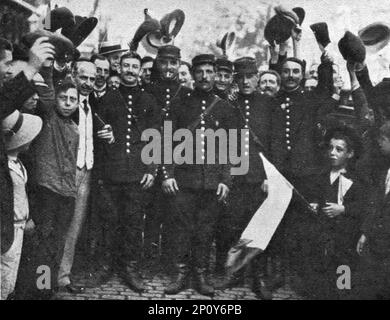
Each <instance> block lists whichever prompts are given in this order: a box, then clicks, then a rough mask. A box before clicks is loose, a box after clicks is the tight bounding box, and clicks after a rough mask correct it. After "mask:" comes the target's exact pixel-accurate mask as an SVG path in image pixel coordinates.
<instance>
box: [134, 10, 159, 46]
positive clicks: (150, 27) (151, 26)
mask: <svg viewBox="0 0 390 320" xmlns="http://www.w3.org/2000/svg"><path fill="white" fill-rule="evenodd" d="M144 15H145V20H144V22H142V23H141V25H140V26H139V27H138V29H137V31H136V32H135V34H134V37H133V39H132V40H131V41H130V43H129V47H130V51H137V49H138V45H139V43H140V42H141V40H142V39H143V38H144V37H145V36H146V35H147V34H149V33H151V32H157V31H159V30H160V29H161V25H160V22H159V21H158V20H156V19H153V18H152V17H151V16H150V15H149V13H148V9H144Z"/></svg>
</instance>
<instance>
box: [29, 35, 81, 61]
mask: <svg viewBox="0 0 390 320" xmlns="http://www.w3.org/2000/svg"><path fill="white" fill-rule="evenodd" d="M40 37H48V38H49V40H48V42H49V43H51V44H52V45H53V46H54V47H55V58H56V59H57V60H69V59H73V57H74V46H73V43H72V42H71V41H70V40H69V39H68V38H67V37H65V36H63V35H61V34H57V33H55V32H50V31H47V30H36V31H34V32H30V33H27V34H26V35H25V36H24V37H23V38H22V44H23V45H24V46H26V47H27V48H31V47H32V45H33V44H34V42H35V41H36V40H37V39H38V38H40Z"/></svg>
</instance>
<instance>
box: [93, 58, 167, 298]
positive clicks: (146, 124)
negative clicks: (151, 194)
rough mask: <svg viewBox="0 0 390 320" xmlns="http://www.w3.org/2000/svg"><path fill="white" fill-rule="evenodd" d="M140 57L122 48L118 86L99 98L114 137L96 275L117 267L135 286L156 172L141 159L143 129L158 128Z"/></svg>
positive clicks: (106, 166) (105, 175)
mask: <svg viewBox="0 0 390 320" xmlns="http://www.w3.org/2000/svg"><path fill="white" fill-rule="evenodd" d="M140 72H141V57H140V56H139V55H138V54H137V53H134V52H131V53H125V54H124V55H123V56H122V57H121V60H120V78H121V84H120V86H119V89H117V90H110V91H108V92H107V94H106V95H105V96H104V97H103V98H102V99H101V100H100V101H99V114H100V115H101V117H102V118H103V119H104V120H105V121H107V122H108V123H110V124H111V125H112V130H113V132H114V134H115V143H113V144H112V145H106V146H105V150H104V156H103V159H102V160H103V161H102V175H101V179H102V181H103V183H104V185H105V187H106V189H107V191H108V192H109V194H110V196H111V198H112V203H113V204H115V208H114V209H112V210H111V209H109V210H106V212H105V213H106V216H107V217H109V218H108V219H107V220H104V221H102V222H101V223H102V225H103V229H104V232H106V234H107V238H106V239H107V241H106V243H105V244H104V247H103V248H101V250H100V251H101V252H103V255H102V257H101V258H100V261H99V262H100V264H101V267H102V268H101V270H100V272H98V274H97V275H96V276H97V279H96V280H97V281H98V282H100V281H101V280H104V279H106V280H108V276H110V275H111V274H112V273H113V272H118V273H119V274H120V276H121V277H122V279H123V280H124V281H125V282H126V284H127V285H128V286H129V287H130V288H132V289H133V290H135V291H137V292H140V291H143V290H144V285H143V283H142V279H141V278H140V276H139V274H138V272H137V265H138V262H139V260H140V258H141V248H142V231H143V216H144V213H145V209H146V206H147V204H148V201H147V197H148V193H147V192H146V190H147V189H149V188H150V187H151V186H152V185H153V183H154V178H155V174H156V167H155V166H154V165H145V164H144V163H143V161H142V159H141V151H142V149H143V147H144V146H145V144H146V143H145V142H143V141H142V140H141V133H142V132H143V131H144V130H145V129H147V128H158V126H159V125H158V124H159V121H158V120H159V112H158V110H157V105H156V101H155V99H154V98H153V97H152V96H151V95H150V94H148V93H146V92H145V90H144V89H142V88H141V87H140V86H139V83H138V79H139V75H140Z"/></svg>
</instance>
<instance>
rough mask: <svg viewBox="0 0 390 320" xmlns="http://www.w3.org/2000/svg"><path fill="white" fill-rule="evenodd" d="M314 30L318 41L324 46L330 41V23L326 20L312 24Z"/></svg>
mask: <svg viewBox="0 0 390 320" xmlns="http://www.w3.org/2000/svg"><path fill="white" fill-rule="evenodd" d="M310 29H311V30H312V31H313V33H314V36H315V37H316V41H317V42H318V43H319V44H320V45H322V46H323V47H324V48H325V47H326V46H327V45H328V44H329V43H330V39H329V31H328V25H327V24H326V22H318V23H314V24H312V25H311V26H310Z"/></svg>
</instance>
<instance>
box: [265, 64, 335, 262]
mask: <svg viewBox="0 0 390 320" xmlns="http://www.w3.org/2000/svg"><path fill="white" fill-rule="evenodd" d="M281 69H282V71H281V80H282V86H281V90H280V91H279V93H278V94H277V96H276V97H275V100H276V101H275V102H276V104H273V106H272V110H273V112H272V116H271V133H272V139H271V142H270V156H271V161H272V162H273V164H274V165H275V166H276V168H277V169H278V170H279V171H280V172H281V173H282V174H283V175H284V176H285V177H286V178H287V179H288V180H289V181H290V182H291V183H292V184H293V185H294V187H296V188H297V190H302V189H303V188H304V186H305V184H306V180H307V177H308V176H312V175H313V174H315V173H316V172H318V171H319V168H320V166H321V153H320V152H319V151H320V150H319V148H318V147H319V141H320V133H319V132H318V129H317V128H318V127H319V121H320V115H323V114H326V112H328V111H327V110H331V109H333V108H334V105H335V102H334V100H332V99H331V97H329V96H328V95H325V94H321V92H318V91H314V92H309V93H307V92H305V91H304V90H303V89H302V87H301V82H302V79H303V75H304V62H302V61H301V60H299V59H297V58H287V59H286V60H285V61H284V63H283V64H282V68H281ZM294 199H295V198H294ZM294 199H293V201H292V205H290V209H289V210H288V211H287V214H286V216H285V218H284V220H283V221H282V224H283V226H284V227H285V228H286V232H287V235H288V236H287V237H288V240H289V241H288V244H287V245H288V246H290V248H289V252H290V253H293V252H295V251H296V248H297V245H298V244H297V235H296V234H295V233H294V230H295V229H296V228H295V227H294V224H295V223H298V224H301V223H304V221H303V216H302V215H298V214H297V212H303V210H304V208H305V207H304V206H299V207H297V204H298V202H297V201H294ZM293 207H294V209H293ZM300 217H301V219H300ZM301 220H302V221H301ZM280 227H281V226H280ZM280 227H279V228H280ZM282 228H283V227H282ZM290 232H291V234H290ZM290 258H292V257H290ZM295 258H297V261H295V262H296V264H297V265H299V263H300V262H299V261H298V260H299V258H298V256H296V257H295ZM290 262H292V261H290Z"/></svg>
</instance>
